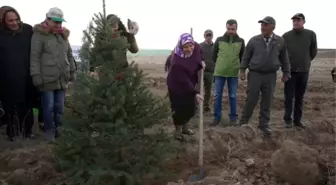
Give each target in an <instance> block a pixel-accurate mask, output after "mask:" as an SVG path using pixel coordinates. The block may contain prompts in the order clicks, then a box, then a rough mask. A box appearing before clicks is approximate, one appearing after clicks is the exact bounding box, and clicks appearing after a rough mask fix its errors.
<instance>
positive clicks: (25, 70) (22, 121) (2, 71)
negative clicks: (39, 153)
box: [0, 6, 39, 140]
mask: <svg viewBox="0 0 336 185" xmlns="http://www.w3.org/2000/svg"><path fill="white" fill-rule="evenodd" d="M32 33H33V28H32V27H31V26H30V25H28V24H24V23H22V22H21V18H20V15H19V14H18V12H17V11H16V10H15V9H14V8H12V7H9V6H3V7H1V8H0V101H1V102H2V104H3V107H4V110H5V115H4V117H3V119H2V121H4V122H5V123H6V124H7V135H8V139H9V140H14V138H15V137H16V136H19V135H21V134H22V135H23V136H24V137H30V136H31V134H32V126H33V124H34V117H33V111H32V108H33V104H34V103H36V102H35V99H37V98H38V97H39V94H38V91H37V90H36V88H35V87H34V86H33V83H32V80H31V77H30V73H29V63H30V62H29V61H30V40H31V36H32Z"/></svg>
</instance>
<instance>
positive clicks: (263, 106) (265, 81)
mask: <svg viewBox="0 0 336 185" xmlns="http://www.w3.org/2000/svg"><path fill="white" fill-rule="evenodd" d="M276 78H277V74H276V73H275V72H274V73H259V72H254V71H249V73H248V75H247V92H246V93H247V97H246V100H245V104H244V108H243V112H242V117H241V120H240V124H247V123H248V121H249V120H250V118H251V116H252V114H253V111H254V108H255V106H256V105H257V103H258V100H259V96H260V93H261V101H260V112H259V128H267V127H268V122H269V120H270V114H271V103H272V99H273V93H274V88H275V84H276Z"/></svg>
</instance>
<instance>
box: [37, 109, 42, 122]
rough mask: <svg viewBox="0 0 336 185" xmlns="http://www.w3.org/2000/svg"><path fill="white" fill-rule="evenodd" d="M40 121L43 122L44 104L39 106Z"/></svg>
mask: <svg viewBox="0 0 336 185" xmlns="http://www.w3.org/2000/svg"><path fill="white" fill-rule="evenodd" d="M38 122H39V123H43V108H42V105H41V106H40V107H39V108H38Z"/></svg>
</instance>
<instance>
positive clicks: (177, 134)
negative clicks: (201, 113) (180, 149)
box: [174, 132, 184, 142]
mask: <svg viewBox="0 0 336 185" xmlns="http://www.w3.org/2000/svg"><path fill="white" fill-rule="evenodd" d="M174 138H175V139H176V140H178V141H181V142H183V141H184V137H183V135H182V133H180V132H175V135H174Z"/></svg>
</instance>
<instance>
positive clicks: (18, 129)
mask: <svg viewBox="0 0 336 185" xmlns="http://www.w3.org/2000/svg"><path fill="white" fill-rule="evenodd" d="M5 112H6V114H5V115H4V118H3V121H4V122H5V123H6V124H7V136H8V137H15V136H19V135H23V136H24V137H29V136H30V135H31V133H32V127H33V124H34V115H33V110H32V107H30V106H27V105H24V104H23V105H15V106H5Z"/></svg>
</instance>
